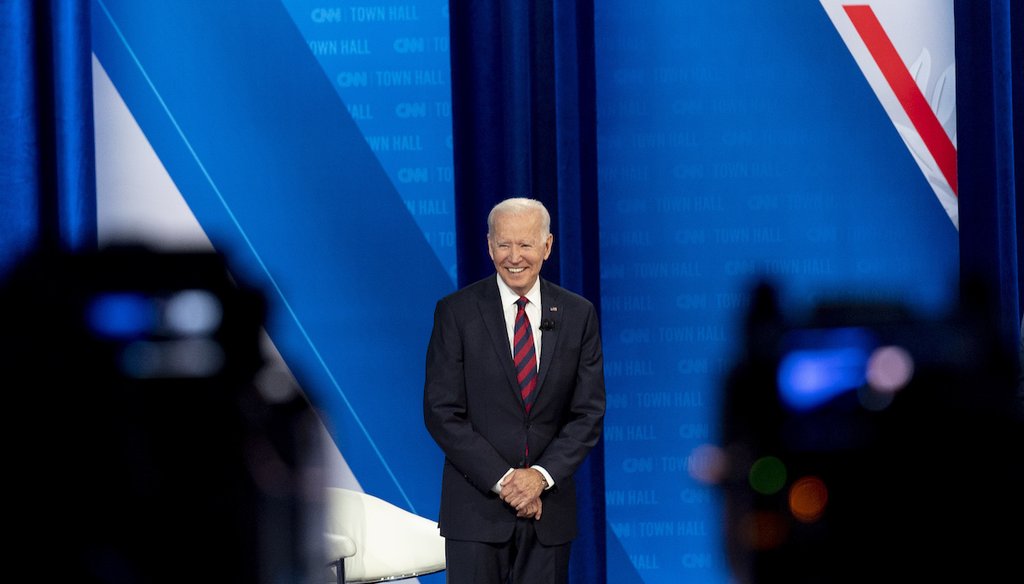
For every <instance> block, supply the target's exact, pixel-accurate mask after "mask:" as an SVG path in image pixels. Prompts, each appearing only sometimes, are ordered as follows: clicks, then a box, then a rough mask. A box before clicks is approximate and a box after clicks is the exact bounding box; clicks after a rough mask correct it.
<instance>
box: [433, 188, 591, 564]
mask: <svg viewBox="0 0 1024 584" xmlns="http://www.w3.org/2000/svg"><path fill="white" fill-rule="evenodd" d="M487 226H488V234H487V248H488V251H489V252H490V256H491V259H492V260H493V261H494V268H495V271H496V275H493V276H489V277H487V278H485V279H483V280H480V281H478V282H476V283H474V284H471V285H469V286H467V287H465V288H463V289H462V290H459V291H457V292H455V293H453V294H451V295H449V296H446V297H445V298H442V299H441V300H439V301H438V303H437V307H436V309H435V311H434V329H433V332H432V334H431V337H430V343H429V345H428V347H427V359H426V382H425V385H424V394H423V408H424V419H425V422H426V427H427V430H428V431H429V432H430V434H431V436H433V438H434V440H436V441H437V444H438V445H439V446H440V447H441V449H442V450H443V451H444V454H445V461H444V469H443V471H442V483H441V510H440V517H439V525H440V528H441V535H443V536H444V537H445V549H446V553H447V558H446V559H447V581H448V582H449V583H452V584H487V583H493V584H507V583H509V582H513V583H521V582H522V583H525V582H529V583H552V584H554V583H559V584H561V583H565V582H567V581H568V566H569V553H570V545H571V542H572V540H573V538H575V537H576V491H575V485H574V483H573V473H575V472H576V469H577V468H579V466H580V464H581V463H582V462H583V460H584V459H585V458H586V456H587V454H588V453H589V452H590V449H591V448H592V447H593V446H594V445H595V444H596V443H597V440H598V437H599V436H600V435H601V430H602V427H603V420H604V411H605V390H604V361H603V356H602V351H601V338H600V332H599V328H598V322H597V314H596V311H595V310H594V306H593V304H592V303H591V302H590V301H588V300H586V299H585V298H583V297H581V296H579V295H577V294H574V293H572V292H569V291H568V290H565V289H564V288H561V287H559V286H556V285H554V284H552V283H550V282H547V281H546V280H544V279H543V278H541V277H540V271H541V267H542V266H543V265H544V260H546V259H547V258H548V256H550V255H551V248H552V245H553V242H554V236H553V235H552V234H551V218H550V215H549V214H548V211H547V209H545V208H544V205H543V204H541V203H540V202H539V201H536V200H533V199H526V198H512V199H506V200H504V201H502V202H501V203H498V204H497V205H495V207H494V208H493V209H492V210H491V213H490V215H489V216H488V218H487Z"/></svg>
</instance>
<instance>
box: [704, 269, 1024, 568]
mask: <svg viewBox="0 0 1024 584" xmlns="http://www.w3.org/2000/svg"><path fill="white" fill-rule="evenodd" d="M990 324H991V323H990V321H989V320H987V318H986V316H985V311H984V307H979V306H972V305H970V304H969V303H967V302H965V304H964V305H963V306H961V307H959V308H958V309H957V310H954V311H953V312H952V313H951V314H949V315H947V316H946V317H943V318H938V319H924V318H920V317H917V316H915V315H913V314H911V312H910V311H908V310H906V309H905V308H904V307H902V306H900V305H897V304H888V303H870V302H867V303H861V302H841V303H834V304H828V303H823V304H821V305H820V306H818V307H817V308H816V310H815V311H813V312H812V313H811V314H810V315H808V316H807V317H805V318H791V317H788V316H787V315H785V314H784V313H783V311H782V310H781V309H780V307H779V306H778V305H777V301H776V292H775V290H774V289H773V288H772V287H771V286H769V285H761V286H759V287H758V288H757V289H756V291H755V293H754V296H753V298H752V302H751V309H750V313H749V315H748V319H747V323H746V331H745V334H746V339H745V351H744V354H743V356H742V358H741V359H740V360H739V362H738V363H737V364H736V366H735V368H734V369H733V370H732V371H731V374H730V376H729V377H728V379H727V381H726V384H725V399H724V406H723V410H722V414H723V419H722V424H723V426H722V440H721V443H720V444H719V445H717V446H714V447H709V452H706V453H705V454H706V455H708V456H706V457H705V459H706V460H708V461H713V464H711V463H708V464H705V469H706V472H705V474H706V475H707V476H706V478H708V479H709V480H711V481H713V482H715V483H716V484H717V485H718V487H719V489H720V493H721V494H722V496H723V502H724V518H725V522H726V529H725V532H726V547H727V552H728V556H729V561H730V563H731V567H732V570H733V574H734V575H735V577H736V578H737V579H738V580H739V581H740V582H744V583H773V582H793V583H808V582H822V583H835V582H927V581H949V578H951V577H954V575H956V577H961V576H962V577H966V578H968V579H966V580H963V581H982V580H985V579H987V578H989V577H995V576H998V579H999V580H1000V581H1005V580H1006V578H1008V577H1009V578H1010V579H1013V577H1012V576H1010V575H1011V574H1016V575H1017V576H1016V577H1018V578H1019V577H1020V576H1021V574H1022V572H1021V568H1020V565H1019V562H1018V559H1017V558H1018V557H1019V553H1020V550H1021V549H1024V530H1022V529H1021V526H1022V525H1024V496H1022V495H1024V441H1022V437H1024V433H1022V420H1024V418H1022V416H1021V411H1022V410H1021V404H1020V401H1019V396H1017V394H1016V387H1015V383H1016V369H1017V368H1016V365H1015V356H1014V354H1013V353H1012V352H1009V351H1007V350H1005V348H1004V347H1002V346H1001V344H1000V342H999V340H998V335H997V332H996V330H995V327H992V326H990ZM707 469H713V470H714V472H713V473H712V472H710V471H707ZM712 475H713V476H712ZM992 581H994V580H992Z"/></svg>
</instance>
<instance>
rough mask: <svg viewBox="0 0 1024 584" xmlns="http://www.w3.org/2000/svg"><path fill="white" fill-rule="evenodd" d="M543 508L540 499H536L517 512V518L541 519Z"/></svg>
mask: <svg viewBox="0 0 1024 584" xmlns="http://www.w3.org/2000/svg"><path fill="white" fill-rule="evenodd" d="M543 507H544V503H542V502H541V500H540V498H537V499H534V500H533V501H531V502H530V503H527V504H525V505H523V506H522V508H521V509H519V510H518V511H516V517H532V518H533V519H535V520H536V519H540V513H541V509H542V508H543Z"/></svg>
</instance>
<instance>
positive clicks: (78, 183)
mask: <svg viewBox="0 0 1024 584" xmlns="http://www.w3.org/2000/svg"><path fill="white" fill-rule="evenodd" d="M89 20H90V18H89V2H88V0H48V1H43V0H3V1H2V2H0V71H2V73H0V192H2V193H3V205H2V206H0V274H2V273H4V272H6V271H7V270H8V269H9V268H10V267H11V266H12V264H14V263H15V262H17V261H18V260H19V259H20V258H21V257H22V256H24V255H25V254H26V253H28V252H30V251H32V250H35V249H39V250H58V249H79V248H83V247H89V246H94V245H95V240H96V203H95V199H96V197H95V190H96V186H95V184H96V180H95V162H94V155H93V125H92V119H93V118H92V81H91V79H92V71H91V49H90V28H89Z"/></svg>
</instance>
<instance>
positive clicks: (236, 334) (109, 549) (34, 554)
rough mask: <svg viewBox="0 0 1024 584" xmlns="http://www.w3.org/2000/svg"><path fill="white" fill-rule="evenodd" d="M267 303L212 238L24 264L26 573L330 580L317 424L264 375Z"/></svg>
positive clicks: (19, 360)
mask: <svg viewBox="0 0 1024 584" xmlns="http://www.w3.org/2000/svg"><path fill="white" fill-rule="evenodd" d="M265 311H266V308H265V302H264V298H263V296H262V295H261V294H260V293H259V292H258V291H256V290H254V289H251V288H248V287H246V286H244V285H243V284H242V283H240V282H238V281H236V280H235V278H234V277H233V276H232V275H231V274H230V273H229V269H228V265H227V262H226V260H225V258H224V257H222V256H221V255H220V254H217V253H213V252H209V253H206V252H182V253H173V252H160V253H157V252H152V251H148V250H146V249H143V248H134V247H117V248H108V249H104V250H101V251H93V252H81V253H70V252H68V253H39V254H33V255H30V256H28V257H26V258H24V260H23V261H22V262H21V263H20V264H19V265H17V266H16V267H15V269H14V270H13V271H12V272H11V273H10V274H9V275H8V277H7V278H6V280H5V282H4V285H3V287H2V289H0V319H2V322H3V329H2V333H0V339H2V341H0V343H2V344H0V355H2V357H0V359H2V360H3V371H4V375H5V377H6V378H5V382H4V386H5V387H6V388H7V392H6V398H7V399H6V402H7V403H6V407H5V409H4V411H5V417H6V419H7V423H6V424H5V427H4V434H5V436H6V438H7V439H6V444H7V450H8V452H10V453H11V458H10V464H9V466H8V467H7V472H6V473H5V476H6V477H7V479H8V482H9V483H10V484H11V485H12V487H13V489H12V492H13V502H14V504H13V505H12V506H13V507H14V512H13V514H12V519H13V521H14V527H15V529H14V530H13V532H14V533H16V534H17V537H16V544H15V545H16V553H14V554H13V561H14V562H15V564H17V566H18V568H19V572H20V573H23V574H31V575H32V576H33V578H34V579H37V578H39V577H43V579H50V578H52V577H59V578H61V579H64V578H69V579H72V580H75V581H85V582H115V583H118V582H132V583H136V582H138V583H162V582H194V581H217V582H253V583H262V582H303V581H307V580H308V579H309V577H311V576H312V575H313V574H315V576H316V578H317V579H321V577H322V574H323V570H324V568H323V566H324V565H325V564H324V562H323V560H322V558H321V557H320V556H318V552H319V549H320V548H319V547H317V546H318V545H319V538H320V537H321V530H320V529H318V528H317V525H318V524H317V522H316V518H317V517H318V516H319V513H318V512H317V504H318V497H316V496H315V494H316V493H318V491H317V490H316V487H318V486H319V485H316V484H312V483H311V480H310V479H311V477H312V476H314V475H313V473H311V472H309V471H310V469H311V468H312V465H311V464H310V461H317V462H318V461H319V458H318V456H319V451H318V444H317V439H318V436H319V434H318V433H317V432H316V431H315V418H314V417H313V412H312V410H311V408H310V407H309V404H308V403H307V402H306V401H305V399H304V397H303V395H302V393H301V392H300V391H299V390H298V387H284V388H282V387H276V388H271V390H270V391H268V388H265V387H260V384H261V383H262V384H264V385H265V384H266V380H267V379H268V378H270V377H272V376H268V375H267V370H268V366H269V365H270V364H269V363H267V362H266V361H265V360H264V356H263V352H262V348H261V335H262V327H263V324H264V320H265ZM278 385H280V384H278ZM44 575H46V576H44ZM318 581H319V580H318Z"/></svg>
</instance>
